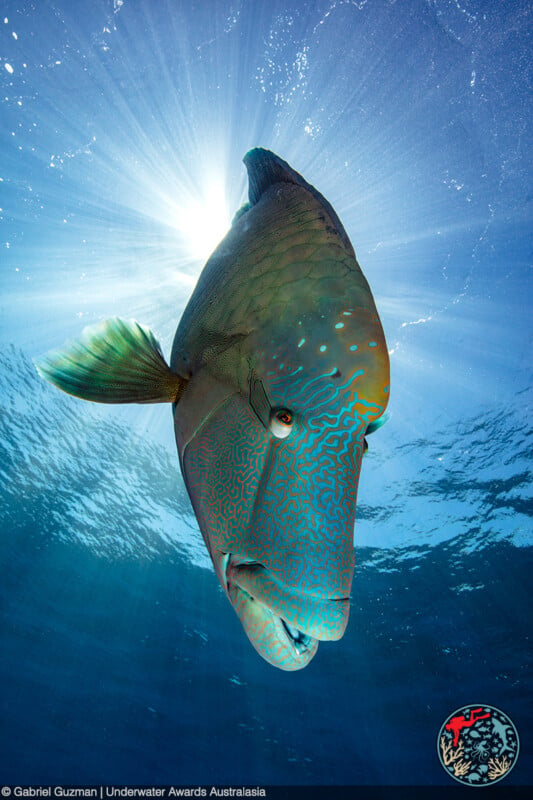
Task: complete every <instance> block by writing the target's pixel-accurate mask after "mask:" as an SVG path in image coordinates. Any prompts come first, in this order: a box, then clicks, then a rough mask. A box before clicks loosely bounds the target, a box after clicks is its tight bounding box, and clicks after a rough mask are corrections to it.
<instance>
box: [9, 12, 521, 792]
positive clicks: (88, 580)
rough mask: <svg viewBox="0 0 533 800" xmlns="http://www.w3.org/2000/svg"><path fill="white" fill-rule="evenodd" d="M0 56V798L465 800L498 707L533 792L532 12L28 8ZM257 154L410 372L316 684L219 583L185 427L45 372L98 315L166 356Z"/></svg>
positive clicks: (396, 396)
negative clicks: (470, 734) (83, 394)
mask: <svg viewBox="0 0 533 800" xmlns="http://www.w3.org/2000/svg"><path fill="white" fill-rule="evenodd" d="M0 37H1V38H0V45H1V47H0V80H1V82H2V92H1V98H0V122H1V125H0V148H1V149H0V152H1V159H0V178H1V181H0V209H1V210H0V292H1V293H0V337H1V348H0V477H1V480H0V486H1V494H0V498H1V500H0V502H1V505H0V534H1V540H0V569H1V576H0V597H1V635H2V648H1V654H0V686H1V687H2V690H1V694H0V720H1V725H0V783H30V784H38V783H52V784H55V783H65V784H66V783H71V784H76V783H80V784H81V783H128V784H135V783H147V784H151V783H179V784H186V783H190V784H194V783H197V782H201V783H237V784H240V783H241V782H243V783H249V784H254V785H255V784H256V783H259V784H261V783H267V784H270V783H276V784H332V785H333V784H374V785H387V784H391V785H393V784H433V785H437V784H442V785H449V783H450V781H449V778H448V776H447V775H446V774H445V772H444V770H443V769H442V767H441V766H440V764H439V761H438V758H437V755H436V737H437V733H438V731H439V728H440V726H441V724H442V722H443V721H444V719H445V718H446V717H447V716H448V715H449V714H450V713H451V712H452V711H453V710H454V709H456V708H459V707H460V706H462V705H465V704H468V703H483V704H490V705H493V706H496V707H498V708H500V709H502V710H503V711H505V712H506V713H507V714H508V715H509V716H510V717H511V718H512V719H513V721H514V723H515V725H516V727H517V729H518V732H519V735H520V739H521V748H522V749H521V754H520V756H519V759H518V763H517V765H516V767H515V768H514V769H513V771H512V773H511V774H510V775H509V776H508V778H506V782H507V783H508V784H509V785H511V784H514V785H520V784H522V785H524V784H530V783H531V782H532V777H533V765H532V761H531V745H532V733H533V725H532V721H531V720H532V717H533V708H532V703H531V666H530V664H531V646H530V637H531V623H530V619H531V591H530V586H531V571H532V557H531V556H532V547H533V536H532V525H531V512H532V501H531V485H532V481H531V449H532V448H531V443H532V435H531V434H532V432H531V389H530V385H531V339H532V336H531V334H532V325H531V310H530V309H531V295H532V290H531V260H532V258H531V256H532V243H531V221H532V203H531V199H532V197H533V193H532V187H531V156H532V141H531V138H532V135H531V126H530V120H531V118H532V94H531V89H532V50H531V37H532V10H531V7H530V4H529V3H528V2H520V1H517V2H468V1H467V0H428V1H427V2H422V0H411V2H406V1H405V2H402V0H397V2H378V0H368V1H367V2H364V0H363V1H362V2H358V3H356V2H348V1H347V0H346V1H343V0H324V1H323V2H314V3H311V2H310V3H288V2H281V0H273V1H272V2H269V3H264V4H262V3H257V2H251V1H250V2H246V1H245V0H240V1H239V0H233V1H232V0H230V1H229V2H207V0H206V1H205V2H198V3H195V4H192V3H185V2H178V1H176V2H170V0H168V1H165V0H161V2H148V1H147V0H124V2H117V0H115V2H112V0H108V1H106V2H104V1H103V0H102V1H100V0H94V2H79V1H78V0H75V2H67V0H58V2H55V3H53V4H52V3H48V2H41V3H30V2H11V1H9V2H7V3H5V4H4V7H3V11H2V13H1V14H0ZM255 145H259V146H264V147H269V148H271V149H273V150H274V151H275V152H277V153H279V155H280V156H281V157H282V158H285V159H287V160H288V161H289V162H290V163H291V164H292V165H293V166H294V167H295V169H297V170H298V171H300V172H302V174H303V175H304V176H305V177H306V179H307V180H309V181H310V182H312V183H313V184H314V185H316V187H317V188H318V189H319V190H320V191H321V192H323V193H324V195H325V196H326V197H327V198H328V200H329V201H330V202H331V203H332V204H333V206H334V207H335V209H336V211H337V212H338V214H339V216H340V218H341V219H342V221H343V223H344V225H345V227H346V229H347V231H348V233H349V235H350V237H351V239H352V241H353V244H354V247H355V250H356V252H357V255H358V259H359V261H360V263H361V266H362V268H363V270H364V272H365V274H366V275H367V277H368V279H369V282H370V284H371V286H372V289H373V292H374V296H375V298H376V303H377V305H378V308H379V311H380V314H381V318H382V321H383V325H384V328H385V333H386V336H387V341H388V345H389V350H390V352H391V367H392V377H391V406H390V412H391V417H390V420H389V422H388V423H387V424H386V426H384V427H383V429H381V430H380V431H379V432H377V433H376V434H375V435H374V436H372V437H371V439H370V441H369V444H370V451H369V454H368V455H367V456H366V457H365V464H364V468H363V472H362V477H361V481H360V486H359V502H358V514H357V522H356V528H355V541H356V556H357V565H356V572H355V578H354V584H353V591H352V612H351V618H350V623H349V626H348V630H347V633H346V635H345V637H344V638H343V639H342V640H341V641H340V642H338V643H334V644H322V645H321V646H320V648H319V652H318V655H317V656H316V658H315V659H314V660H313V662H312V663H311V664H310V665H309V667H308V668H307V669H305V670H304V671H302V672H297V673H282V672H280V671H277V670H275V669H273V668H272V667H270V666H269V665H268V664H266V663H265V662H263V661H262V660H261V659H260V658H259V657H258V656H257V655H256V653H255V652H254V651H253V650H252V648H251V646H250V644H249V642H248V640H247V639H246V637H245V636H244V634H243V632H242V629H241V626H240V623H239V621H238V620H237V617H236V616H235V614H234V612H233V611H232V609H231V608H230V606H229V604H228V603H227V601H226V599H225V598H224V596H223V594H222V592H221V590H220V588H219V587H218V583H217V580H216V578H215V576H214V574H213V572H212V570H211V567H210V563H209V561H208V558H207V555H206V554H205V552H204V547H203V543H202V541H201V536H200V534H199V532H198V528H197V525H196V522H195V520H194V517H193V514H192V510H191V508H190V505H189V501H188V498H187V496H186V492H185V489H184V486H183V482H182V479H181V476H180V474H179V468H178V462H177V456H176V454H175V445H174V441H173V431H172V425H171V415H170V412H169V410H168V409H167V408H160V407H159V408H157V407H156V408H147V407H140V408H125V409H119V408H111V409H109V408H101V407H95V406H91V405H89V404H84V403H82V402H81V401H77V400H75V399H73V398H70V397H67V396H65V395H62V394H60V393H59V392H57V391H56V390H54V389H53V388H51V387H49V386H48V385H46V384H44V383H43V382H42V381H41V380H40V379H39V377H38V376H37V374H36V372H35V370H34V368H33V365H32V361H31V359H32V358H33V357H36V356H37V355H40V354H42V353H43V352H44V351H45V350H47V349H48V348H50V347H56V346H59V345H60V344H62V343H63V342H64V341H65V339H67V338H69V337H72V336H75V335H77V334H78V333H79V331H80V330H81V328H82V327H83V326H84V325H86V324H89V323H92V322H95V321H97V320H99V319H103V318H105V317H107V316H112V315H122V316H126V317H135V318H136V319H138V320H140V321H142V322H144V323H146V324H147V325H149V326H151V327H152V329H153V330H154V331H155V332H156V333H157V335H158V336H159V337H160V339H161V341H162V343H163V346H164V349H165V350H166V352H167V354H168V351H169V345H170V342H171V339H172V336H173V333H174V330H175V327H176V324H177V321H178V319H179V317H180V315H181V313H182V311H183V308H184V305H185V303H186V301H187V298H188V296H189V295H190V292H191V290H192V287H193V286H194V282H195V280H196V277H197V275H198V273H199V270H200V269H201V266H202V263H203V256H205V255H206V253H203V252H201V251H203V249H204V246H205V245H206V241H205V240H206V239H207V235H208V233H209V232H213V237H214V241H215V242H216V238H217V236H218V235H220V233H221V232H223V227H224V224H225V221H226V223H227V221H228V220H229V219H231V216H232V214H233V213H234V211H235V210H236V209H237V208H238V206H239V204H240V203H241V202H242V200H243V199H244V196H245V189H246V181H245V172H244V168H243V167H242V164H241V158H242V156H243V155H244V153H245V152H246V150H248V149H249V148H250V147H252V146H255ZM218 226H221V227H220V228H219V227H218ZM217 231H218V232H217ZM207 244H209V243H207Z"/></svg>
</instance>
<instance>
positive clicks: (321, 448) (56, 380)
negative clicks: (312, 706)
mask: <svg viewBox="0 0 533 800" xmlns="http://www.w3.org/2000/svg"><path fill="white" fill-rule="evenodd" d="M244 163H245V164H246V168H247V170H248V178H249V203H247V204H246V205H245V206H244V207H243V208H242V209H241V210H240V211H239V212H238V213H237V214H236V216H235V219H234V221H233V225H232V227H231V230H230V231H229V233H228V234H227V236H226V237H225V238H224V239H223V241H222V242H221V243H220V244H219V246H218V247H217V249H216V250H215V252H214V253H213V255H212V256H211V257H210V259H209V260H208V262H207V264H206V265H205V267H204V270H203V272H202V273H201V275H200V278H199V280H198V283H197V285H196V288H195V290H194V292H193V294H192V296H191V298H190V300H189V303H188V305H187V307H186V309H185V311H184V313H183V316H182V318H181V321H180V323H179V325H178V329H177V331H176V336H175V338H174V344H173V347H172V355H171V359H170V367H169V366H168V365H167V364H166V362H165V359H164V357H163V355H162V352H161V348H160V346H159V344H158V342H157V340H156V339H155V337H154V336H153V334H152V333H151V331H149V330H148V329H147V328H145V327H143V326H141V325H139V324H138V323H137V322H135V321H132V320H130V321H125V320H121V319H118V318H115V319H110V320H107V321H105V322H102V323H101V324H99V325H96V326H94V327H91V328H87V329H86V330H85V331H84V333H83V334H82V337H81V339H80V340H79V341H76V342H72V343H69V344H68V345H67V346H66V347H65V349H64V350H62V351H58V352H53V353H50V354H48V355H46V356H45V357H44V358H43V359H41V360H40V362H39V363H38V365H37V366H38V370H39V372H40V374H41V375H42V376H43V377H44V378H46V379H47V380H48V381H50V382H51V383H53V384H55V385H56V386H58V387H59V388H60V389H63V390H64V391H66V392H68V393H70V394H73V395H76V396H77V397H82V398H84V399H86V400H94V401H97V402H101V403H160V402H168V403H172V409H173V415H174V425H175V433H176V442H177V446H178V453H179V459H180V464H181V470H182V473H183V477H184V480H185V484H186V486H187V490H188V492H189V496H190V499H191V502H192V505H193V507H194V511H195V513H196V517H197V520H198V524H199V526H200V530H201V532H202V535H203V538H204V540H205V544H206V546H207V549H208V550H209V554H210V556H211V559H212V561H213V564H214V567H215V571H216V574H217V576H218V579H219V581H220V583H221V585H222V588H223V590H224V592H225V593H226V595H227V597H228V599H229V601H230V602H231V604H232V605H233V608H234V609H235V611H236V612H237V615H238V616H239V618H240V620H241V623H242V625H243V627H244V630H245V631H246V634H247V636H248V638H249V639H250V641H251V643H252V645H253V646H254V647H255V649H256V650H257V652H258V653H259V654H260V655H261V656H262V657H263V658H265V659H266V660H267V661H269V662H270V663H271V664H273V665H274V666H276V667H279V668H280V669H284V670H296V669H301V668H302V667H305V666H306V665H307V664H308V663H309V661H310V660H311V659H312V658H313V656H314V655H315V653H316V651H317V648H318V643H319V641H331V640H337V639H340V638H341V637H342V635H343V633H344V631H345V628H346V624H347V622H348V614H349V605H350V600H349V596H350V589H351V583H352V577H353V570H354V546H353V528H354V519H355V505H356V495H357V484H358V480H359V472H360V469H361V462H362V458H363V454H364V451H365V449H366V439H365V436H366V435H367V434H368V433H371V432H372V431H373V430H375V429H376V428H377V427H379V424H380V423H379V422H378V420H379V418H380V417H382V415H383V412H384V411H385V408H386V406H387V401H388V398H389V358H388V352H387V346H386V343H385V337H384V334H383V330H382V327H381V323H380V320H379V316H378V313H377V310H376V306H375V304H374V299H373V297H372V293H371V291H370V288H369V285H368V283H367V281H366V279H365V277H364V275H363V273H362V271H361V268H360V267H359V264H358V263H357V260H356V258H355V253H354V250H353V247H352V245H351V243H350V240H349V239H348V236H347V235H346V232H345V230H344V228H343V226H342V224H341V222H340V220H339V218H338V217H337V215H336V213H335V211H334V210H333V208H332V207H331V205H330V204H329V203H328V202H327V200H325V198H324V197H322V195H321V194H320V193H319V192H317V191H316V189H314V188H313V187H312V186H310V185H309V184H308V183H307V182H306V181H305V180H304V179H303V178H302V177H301V176H300V175H299V174H298V173H297V172H295V171H294V170H293V169H292V168H291V167H290V166H289V165H288V164H287V163H285V162H284V161H282V160H281V159H280V158H278V157H277V156H276V155H274V153H271V152H269V151H268V150H263V149H261V148H256V149H254V150H251V151H250V152H249V153H247V155H246V156H245V158H244Z"/></svg>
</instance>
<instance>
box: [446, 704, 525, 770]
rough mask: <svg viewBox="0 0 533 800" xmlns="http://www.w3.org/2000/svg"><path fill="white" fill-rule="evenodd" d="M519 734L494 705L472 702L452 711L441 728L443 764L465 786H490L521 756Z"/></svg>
mask: <svg viewBox="0 0 533 800" xmlns="http://www.w3.org/2000/svg"><path fill="white" fill-rule="evenodd" d="M519 746H520V745H519V741H518V733H517V730H516V728H515V726H514V724H513V722H512V721H511V720H510V719H509V717H508V716H507V714H504V713H503V711H500V710H499V709H498V708H494V706H481V705H470V706H463V708H458V709H457V710H456V711H454V712H453V714H450V716H449V717H448V719H446V720H445V721H444V722H443V724H442V727H441V729H440V731H439V736H438V740H437V751H438V754H439V758H440V763H441V764H442V766H443V767H444V769H445V770H446V772H447V773H448V774H449V775H451V777H452V778H454V779H455V780H456V781H459V783H462V784H464V785H465V786H489V785H490V784H493V783H498V781H501V780H502V778H505V776H506V775H508V774H509V773H510V771H511V770H512V768H513V767H514V765H515V764H516V760H517V758H518V750H519Z"/></svg>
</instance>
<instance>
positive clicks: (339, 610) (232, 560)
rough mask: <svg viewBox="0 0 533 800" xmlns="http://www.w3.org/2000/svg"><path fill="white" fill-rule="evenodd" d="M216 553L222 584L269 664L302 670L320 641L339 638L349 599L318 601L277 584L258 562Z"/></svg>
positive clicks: (275, 579) (249, 635)
mask: <svg viewBox="0 0 533 800" xmlns="http://www.w3.org/2000/svg"><path fill="white" fill-rule="evenodd" d="M221 555H222V563H221V564H220V566H221V568H222V569H221V572H222V575H221V577H222V578H223V581H224V583H223V585H224V587H225V589H226V593H227V595H228V597H229V600H230V602H231V604H232V605H233V607H234V609H235V611H236V613H237V615H238V617H239V619H240V620H241V623H242V625H243V627H244V630H245V632H246V634H247V636H248V638H249V639H250V642H251V643H252V645H253V646H254V648H255V649H256V650H257V652H258V653H259V654H260V655H261V656H262V657H263V658H264V659H265V660H266V661H268V662H269V663H270V664H272V665H274V666H276V667H279V668H280V669H283V670H298V669H303V667H305V666H307V664H308V663H309V662H310V661H311V659H312V658H313V657H314V656H315V654H316V652H317V649H318V644H319V642H320V641H333V640H337V639H340V638H341V637H342V635H343V634H344V631H345V629H346V625H347V622H348V613H349V599H348V598H345V599H341V600H324V599H317V598H315V597H311V596H310V595H307V594H304V593H302V592H299V591H297V590H295V589H293V588H292V587H287V586H285V585H284V584H282V583H281V582H280V581H279V580H278V579H277V578H276V577H275V576H274V575H273V574H272V573H271V572H270V571H269V570H267V569H266V568H265V567H264V566H263V565H262V564H260V563H258V562H256V561H252V560H250V559H245V558H242V557H239V556H236V555H233V554H229V553H224V554H221Z"/></svg>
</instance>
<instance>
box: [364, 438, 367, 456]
mask: <svg viewBox="0 0 533 800" xmlns="http://www.w3.org/2000/svg"><path fill="white" fill-rule="evenodd" d="M367 450H368V442H367V440H366V438H365V439H363V455H364V454H365V453H366V451H367Z"/></svg>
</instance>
